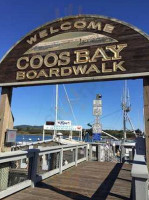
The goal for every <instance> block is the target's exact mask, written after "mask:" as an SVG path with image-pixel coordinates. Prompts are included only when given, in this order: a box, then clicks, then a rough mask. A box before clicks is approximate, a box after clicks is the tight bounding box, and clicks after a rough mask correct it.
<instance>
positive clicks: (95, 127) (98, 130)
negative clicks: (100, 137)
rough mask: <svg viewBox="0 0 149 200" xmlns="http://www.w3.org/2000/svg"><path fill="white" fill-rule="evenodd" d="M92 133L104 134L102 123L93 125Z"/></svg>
mask: <svg viewBox="0 0 149 200" xmlns="http://www.w3.org/2000/svg"><path fill="white" fill-rule="evenodd" d="M92 132H93V133H101V132H102V126H101V124H100V123H96V124H93V126H92Z"/></svg>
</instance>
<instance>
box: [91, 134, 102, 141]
mask: <svg viewBox="0 0 149 200" xmlns="http://www.w3.org/2000/svg"><path fill="white" fill-rule="evenodd" d="M92 138H93V141H100V140H101V134H100V133H93V137H92Z"/></svg>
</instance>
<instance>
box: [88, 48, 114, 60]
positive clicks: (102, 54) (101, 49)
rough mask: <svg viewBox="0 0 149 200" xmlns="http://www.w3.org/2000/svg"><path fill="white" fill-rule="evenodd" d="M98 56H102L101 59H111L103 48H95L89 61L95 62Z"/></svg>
mask: <svg viewBox="0 0 149 200" xmlns="http://www.w3.org/2000/svg"><path fill="white" fill-rule="evenodd" d="M99 57H102V61H108V60H111V58H110V57H108V56H107V54H106V52H105V51H104V50H103V48H97V50H96V51H95V54H94V55H93V57H92V58H91V60H90V62H97V59H96V58H99Z"/></svg>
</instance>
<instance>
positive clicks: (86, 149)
mask: <svg viewBox="0 0 149 200" xmlns="http://www.w3.org/2000/svg"><path fill="white" fill-rule="evenodd" d="M85 148H86V161H88V145H86V147H85Z"/></svg>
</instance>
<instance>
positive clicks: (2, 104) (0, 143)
mask: <svg viewBox="0 0 149 200" xmlns="http://www.w3.org/2000/svg"><path fill="white" fill-rule="evenodd" d="M11 97H12V87H2V92H1V101H0V152H4V151H6V149H5V147H4V141H5V133H6V130H7V129H12V128H13V116H12V113H11Z"/></svg>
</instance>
